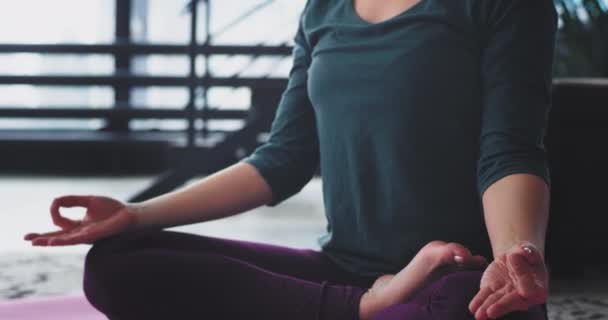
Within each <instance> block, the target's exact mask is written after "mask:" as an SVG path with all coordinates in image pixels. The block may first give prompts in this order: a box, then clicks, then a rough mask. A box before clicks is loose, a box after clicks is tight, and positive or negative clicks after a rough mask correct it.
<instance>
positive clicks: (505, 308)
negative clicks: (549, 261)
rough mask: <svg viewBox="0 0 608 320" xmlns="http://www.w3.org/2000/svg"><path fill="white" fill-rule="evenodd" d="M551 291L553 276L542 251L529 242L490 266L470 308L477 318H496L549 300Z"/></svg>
mask: <svg viewBox="0 0 608 320" xmlns="http://www.w3.org/2000/svg"><path fill="white" fill-rule="evenodd" d="M548 293H549V277H548V273H547V268H546V267H545V262H544V260H543V257H542V256H541V254H540V252H539V251H538V249H537V248H536V247H534V246H533V245H531V244H528V243H526V244H523V245H516V246H514V247H513V248H512V249H511V250H509V251H508V252H507V253H505V254H503V255H501V256H499V257H496V258H495V260H494V261H493V262H492V263H491V264H490V265H489V266H488V268H487V269H486V271H485V272H484V274H483V276H482V278H481V284H480V290H479V292H478V293H477V295H476V296H475V297H474V298H473V300H472V301H471V303H470V305H469V310H470V311H471V312H472V313H473V314H474V315H475V319H477V320H485V319H488V318H492V319H496V318H498V317H501V316H503V315H505V314H507V313H510V312H512V311H517V310H527V309H528V308H530V307H532V306H534V305H538V304H542V303H545V302H546V300H547V295H548Z"/></svg>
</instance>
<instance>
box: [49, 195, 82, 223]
mask: <svg viewBox="0 0 608 320" xmlns="http://www.w3.org/2000/svg"><path fill="white" fill-rule="evenodd" d="M89 201H90V197H88V196H63V197H59V198H56V199H55V200H53V202H52V203H51V218H52V219H53V224H55V225H56V226H58V227H60V228H62V229H71V228H75V227H76V226H78V224H79V222H78V221H74V220H72V219H68V218H66V217H63V216H61V212H60V211H59V209H60V208H61V207H64V208H71V207H85V208H87V207H88V205H89Z"/></svg>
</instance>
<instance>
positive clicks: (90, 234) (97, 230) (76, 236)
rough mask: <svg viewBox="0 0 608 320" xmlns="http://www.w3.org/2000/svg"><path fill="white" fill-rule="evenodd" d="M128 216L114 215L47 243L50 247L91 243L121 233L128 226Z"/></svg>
mask: <svg viewBox="0 0 608 320" xmlns="http://www.w3.org/2000/svg"><path fill="white" fill-rule="evenodd" d="M128 220H129V216H127V215H116V216H114V217H111V218H109V219H107V220H104V221H101V222H97V223H95V224H91V225H87V226H83V227H82V228H78V229H77V230H75V231H74V232H69V233H66V234H63V235H59V236H57V237H54V238H53V239H51V240H50V241H49V244H48V245H51V246H68V245H74V244H85V243H88V244H90V243H93V242H95V241H96V240H99V239H101V238H105V237H108V236H111V235H113V234H116V233H119V232H121V231H123V230H124V229H125V228H126V226H127V225H128V222H129V221H128Z"/></svg>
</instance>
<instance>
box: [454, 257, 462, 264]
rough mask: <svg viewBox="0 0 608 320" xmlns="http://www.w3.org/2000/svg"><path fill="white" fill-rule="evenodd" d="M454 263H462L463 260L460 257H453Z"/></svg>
mask: <svg viewBox="0 0 608 320" xmlns="http://www.w3.org/2000/svg"><path fill="white" fill-rule="evenodd" d="M454 261H456V263H463V262H464V258H463V257H461V256H454Z"/></svg>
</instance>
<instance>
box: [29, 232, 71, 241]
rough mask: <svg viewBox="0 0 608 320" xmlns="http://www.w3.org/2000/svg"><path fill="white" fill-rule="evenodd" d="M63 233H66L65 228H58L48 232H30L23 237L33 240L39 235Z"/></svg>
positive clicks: (46, 235) (47, 235)
mask: <svg viewBox="0 0 608 320" xmlns="http://www.w3.org/2000/svg"><path fill="white" fill-rule="evenodd" d="M62 233H65V230H57V231H53V232H46V233H28V234H26V235H25V236H24V237H23V240H27V241H31V240H34V239H36V238H39V237H49V236H54V235H58V234H62Z"/></svg>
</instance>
